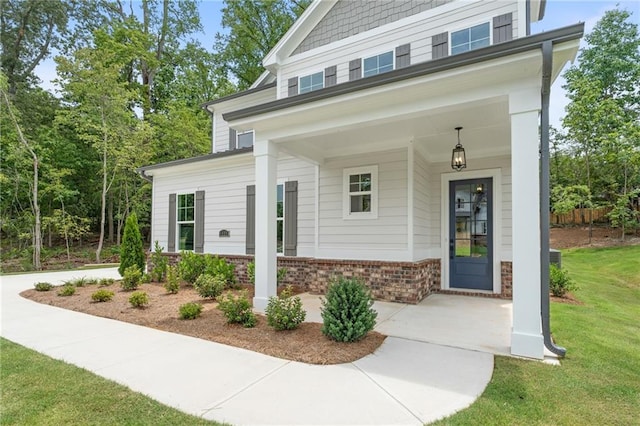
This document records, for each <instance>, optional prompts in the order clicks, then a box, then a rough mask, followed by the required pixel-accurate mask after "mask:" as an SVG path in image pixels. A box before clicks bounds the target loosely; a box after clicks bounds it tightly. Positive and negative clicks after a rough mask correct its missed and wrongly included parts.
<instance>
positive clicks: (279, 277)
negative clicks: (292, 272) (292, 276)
mask: <svg viewBox="0 0 640 426" xmlns="http://www.w3.org/2000/svg"><path fill="white" fill-rule="evenodd" d="M286 276H287V268H278V272H277V274H276V283H277V284H278V285H282V284H283V283H284V279H285V278H286Z"/></svg>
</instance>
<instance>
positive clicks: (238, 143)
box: [235, 130, 256, 149]
mask: <svg viewBox="0 0 640 426" xmlns="http://www.w3.org/2000/svg"><path fill="white" fill-rule="evenodd" d="M247 133H252V134H253V144H252V146H253V145H254V144H255V143H256V135H255V132H254V131H253V130H247V131H246V132H236V141H235V142H236V146H235V148H236V149H239V148H240V135H246V134H247Z"/></svg>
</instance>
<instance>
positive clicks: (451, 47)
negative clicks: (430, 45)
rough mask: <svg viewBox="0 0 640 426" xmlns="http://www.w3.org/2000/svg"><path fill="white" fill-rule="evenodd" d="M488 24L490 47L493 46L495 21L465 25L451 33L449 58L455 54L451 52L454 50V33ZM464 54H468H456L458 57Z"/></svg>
mask: <svg viewBox="0 0 640 426" xmlns="http://www.w3.org/2000/svg"><path fill="white" fill-rule="evenodd" d="M487 23H488V24H489V46H493V20H492V19H489V20H488V21H479V22H476V23H473V24H467V25H463V26H460V27H458V28H456V29H453V30H451V31H449V39H448V45H449V46H448V47H449V56H451V55H453V53H451V50H452V49H453V42H452V36H453V33H455V32H458V31H462V30H468V29H469V28H473V27H477V26H478V25H482V24H487ZM487 47H488V46H487ZM473 50H476V49H473ZM467 52H471V50H467ZM462 53H466V52H461V53H456V55H460V54H462Z"/></svg>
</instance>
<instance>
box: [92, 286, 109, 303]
mask: <svg viewBox="0 0 640 426" xmlns="http://www.w3.org/2000/svg"><path fill="white" fill-rule="evenodd" d="M113 294H114V293H113V292H112V291H110V290H105V289H100V290H98V291H96V292H94V293H93V294H92V295H91V300H93V301H94V302H108V301H110V300H111V299H113Z"/></svg>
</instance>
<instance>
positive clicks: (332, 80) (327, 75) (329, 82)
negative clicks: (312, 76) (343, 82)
mask: <svg viewBox="0 0 640 426" xmlns="http://www.w3.org/2000/svg"><path fill="white" fill-rule="evenodd" d="M337 68H338V67H336V66H335V65H334V66H332V67H328V68H325V69H324V87H329V86H333V85H334V84H336V83H337V82H338V77H337V75H336V73H337Z"/></svg>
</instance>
